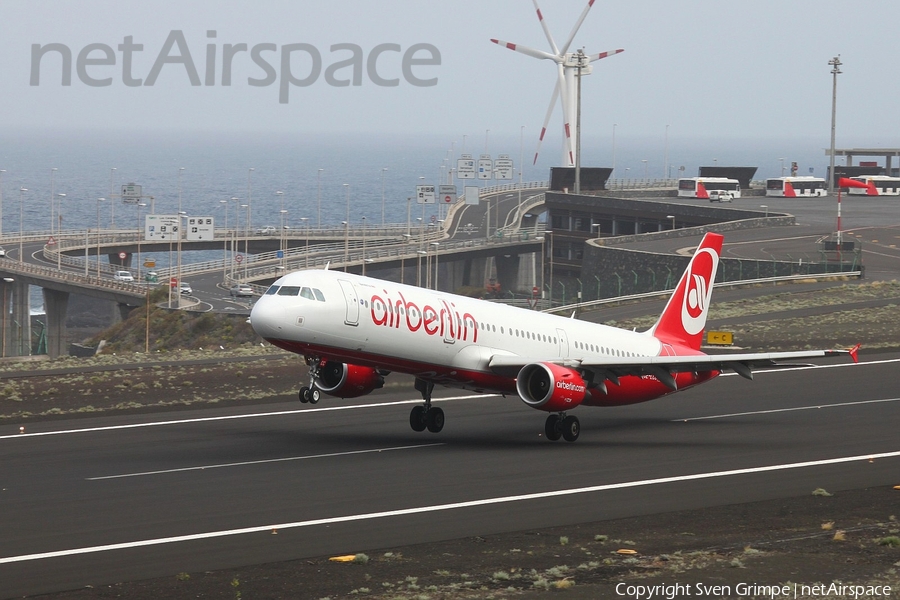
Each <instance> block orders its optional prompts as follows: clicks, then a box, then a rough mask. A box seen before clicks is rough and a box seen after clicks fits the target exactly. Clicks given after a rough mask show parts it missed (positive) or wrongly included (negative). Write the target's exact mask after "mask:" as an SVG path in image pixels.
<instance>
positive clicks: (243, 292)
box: [231, 283, 253, 298]
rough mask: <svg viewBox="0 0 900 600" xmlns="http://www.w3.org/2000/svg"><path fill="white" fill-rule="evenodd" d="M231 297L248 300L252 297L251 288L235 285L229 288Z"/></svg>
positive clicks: (244, 285)
mask: <svg viewBox="0 0 900 600" xmlns="http://www.w3.org/2000/svg"><path fill="white" fill-rule="evenodd" d="M231 295H232V296H234V297H235V298H238V297H244V298H248V297H250V296H252V295H253V288H252V287H250V286H249V285H247V284H246V283H236V284H234V285H233V286H231Z"/></svg>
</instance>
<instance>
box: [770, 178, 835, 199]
mask: <svg viewBox="0 0 900 600" xmlns="http://www.w3.org/2000/svg"><path fill="white" fill-rule="evenodd" d="M827 194H828V185H827V184H826V183H825V180H824V179H822V178H821V177H773V178H772V179H766V196H778V197H780V198H797V197H799V196H826V195H827Z"/></svg>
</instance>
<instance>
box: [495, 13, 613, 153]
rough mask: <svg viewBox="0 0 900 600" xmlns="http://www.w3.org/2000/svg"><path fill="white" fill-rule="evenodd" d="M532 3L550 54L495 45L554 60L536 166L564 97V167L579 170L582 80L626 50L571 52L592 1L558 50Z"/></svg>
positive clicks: (534, 56)
mask: <svg viewBox="0 0 900 600" xmlns="http://www.w3.org/2000/svg"><path fill="white" fill-rule="evenodd" d="M532 2H533V3H534V9H535V11H536V12H537V17H538V21H540V23H541V28H542V29H543V30H544V35H545V36H546V38H547V41H548V42H549V43H550V52H544V51H543V50H537V49H535V48H530V47H528V46H522V45H521V44H513V43H511V42H504V41H503V40H496V39H492V40H491V41H492V42H494V43H495V44H499V45H500V46H505V47H507V48H509V49H510V50H514V51H515V52H519V53H521V54H525V55H527V56H531V57H533V58H539V59H542V60H552V61H553V62H555V63H556V69H557V79H556V87H555V88H554V89H553V96H552V97H551V98H550V107H549V108H548V109H547V116H546V117H545V118H544V126H543V127H542V128H541V135H540V138H539V139H538V146H537V149H536V150H535V153H534V162H535V163H537V158H538V153H539V152H540V148H541V142H542V141H544V134H545V133H546V132H547V125H548V124H549V123H550V117H551V116H552V114H553V109H554V108H555V106H556V99H557V98H558V97H560V96H562V112H563V135H564V137H563V158H562V164H563V166H567V167H573V166H575V164H576V159H577V157H576V155H575V153H576V152H577V149H576V145H575V143H574V141H573V137H577V136H578V132H577V131H575V129H576V127H577V121H576V114H577V110H578V107H577V102H578V77H579V76H584V75H590V74H591V71H592V70H593V68H592V67H591V62H593V61H595V60H600V59H601V58H606V57H607V56H612V55H613V54H618V53H620V52H624V50H623V49H622V48H619V49H617V50H610V51H608V52H600V53H598V54H583V53H578V52H569V46H571V45H572V41H573V40H574V39H575V34H576V33H578V29H579V28H580V27H581V24H582V23H584V19H585V17H587V14H588V12H589V11H590V10H591V7H592V6H593V5H594V0H588V4H587V6H586V7H585V8H584V10H583V11H582V12H581V16H580V17H578V21H576V22H575V26H574V27H573V28H572V32H571V33H570V34H569V37H568V39H566V43H565V44H563V45H562V47H559V46H557V45H556V42H555V41H554V40H553V36H552V35H550V29H549V28H548V27H547V21H545V20H544V16H543V14H541V7H540V6H538V3H537V0H532Z"/></svg>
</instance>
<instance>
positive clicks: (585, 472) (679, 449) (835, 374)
mask: <svg viewBox="0 0 900 600" xmlns="http://www.w3.org/2000/svg"><path fill="white" fill-rule="evenodd" d="M898 364H900V358H898V357H897V356H896V354H890V355H888V354H885V355H877V356H876V355H869V356H866V357H864V358H863V361H862V362H861V363H860V364H859V365H852V364H849V363H847V362H842V361H833V360H832V361H829V362H828V363H827V364H825V363H823V366H821V367H817V368H807V369H800V370H792V371H779V372H758V373H757V374H756V379H755V380H754V381H753V382H749V381H746V380H744V379H742V378H740V377H737V376H722V377H720V378H718V379H717V380H715V381H713V382H711V383H709V384H706V385H704V386H700V387H698V388H696V389H693V390H688V391H686V392H684V393H680V394H675V395H672V396H669V397H667V398H663V399H660V400H657V401H654V402H649V403H645V404H641V405H635V406H631V407H622V408H614V409H589V408H582V409H578V410H577V414H578V416H579V418H580V419H581V422H582V426H583V430H582V434H581V437H580V438H579V440H578V442H576V443H574V444H566V443H562V442H557V443H551V442H547V441H546V440H544V439H543V438H542V437H541V434H542V431H543V422H544V418H543V417H544V415H543V414H542V413H539V412H537V411H534V410H530V409H528V408H527V407H526V406H525V405H523V404H522V403H521V401H519V400H518V399H516V398H501V397H496V396H467V395H465V394H460V393H458V392H457V391H455V390H445V391H443V393H441V394H439V395H438V394H436V402H438V403H440V404H441V406H442V407H443V409H444V411H445V413H446V416H447V424H446V426H445V428H444V430H443V432H442V433H440V434H438V435H433V434H428V433H423V434H417V433H414V432H413V431H411V430H410V429H409V425H408V414H409V409H410V408H411V406H412V405H414V404H415V403H417V402H418V400H417V399H416V398H415V397H414V396H413V395H412V394H411V393H407V392H384V391H382V392H379V393H376V394H372V395H371V396H369V397H367V398H364V399H362V400H349V401H341V400H335V399H325V400H323V401H322V403H320V404H319V405H316V406H312V407H310V406H309V405H302V406H303V408H301V405H299V404H297V405H291V404H278V405H265V406H255V407H240V408H230V409H206V410H198V411H191V412H180V413H177V414H175V413H164V414H156V415H140V416H128V417H121V416H120V417H107V418H99V419H75V420H68V421H54V422H48V423H34V424H29V425H28V426H27V430H26V432H25V433H24V434H19V433H17V430H18V426H3V427H0V490H2V491H0V531H2V535H0V586H2V589H0V597H3V598H10V597H15V596H22V595H34V594H39V593H47V592H51V591H57V590H64V589H73V588H78V587H82V586H85V585H98V584H101V583H112V582H117V581H126V580H135V579H145V578H152V577H158V576H165V575H174V574H176V573H179V572H197V571H204V570H215V569H222V568H228V567H234V566H240V565H247V564H255V563H263V562H274V561H281V560H289V559H295V558H302V557H310V556H321V555H330V554H346V553H354V552H364V551H372V550H375V549H379V548H387V547H396V546H402V545H407V544H413V543H419V542H428V541H436V540H441V539H451V538H459V537H465V536H474V535H486V534H491V533H497V532H501V531H515V530H521V529H529V528H538V527H547V526H554V525H566V524H571V523H581V522H590V521H598V520H605V519H613V518H619V517H626V516H639V515H642V514H651V513H660V512H668V511H673V510H681V509H688V508H700V507H704V506H714V505H723V504H732V503H739V502H750V501H755V500H762V499H770V498H782V497H790V496H800V495H807V494H809V493H810V492H811V491H812V490H813V489H815V488H819V487H821V488H825V489H827V490H828V491H830V492H834V491H839V490H842V489H857V488H863V487H870V486H884V485H896V484H898V483H900V480H898V475H897V473H898V467H900V443H898V436H897V433H896V426H897V423H898V419H897V414H898V409H900V381H898V378H897V377H896V376H895V375H896V371H897V368H898ZM887 510H888V507H886V511H887ZM885 514H888V512H886V513H885Z"/></svg>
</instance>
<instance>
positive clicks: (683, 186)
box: [678, 177, 741, 202]
mask: <svg viewBox="0 0 900 600" xmlns="http://www.w3.org/2000/svg"><path fill="white" fill-rule="evenodd" d="M678 197H679V198H702V199H704V200H709V201H710V202H715V201H716V200H719V201H720V202H721V201H723V200H725V201H728V200H731V199H733V198H740V197H741V182H739V181H738V180H737V179H729V178H727V177H685V178H683V179H679V180H678Z"/></svg>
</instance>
